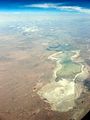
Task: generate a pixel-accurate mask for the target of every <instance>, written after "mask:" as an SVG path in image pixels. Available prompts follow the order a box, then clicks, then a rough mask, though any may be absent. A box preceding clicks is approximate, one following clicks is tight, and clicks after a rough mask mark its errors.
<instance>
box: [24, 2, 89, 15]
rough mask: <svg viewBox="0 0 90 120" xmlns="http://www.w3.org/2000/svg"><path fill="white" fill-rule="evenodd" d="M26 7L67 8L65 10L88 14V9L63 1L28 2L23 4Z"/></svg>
mask: <svg viewBox="0 0 90 120" xmlns="http://www.w3.org/2000/svg"><path fill="white" fill-rule="evenodd" d="M24 7H26V8H43V9H49V8H53V9H58V10H67V11H76V12H81V13H88V14H90V9H88V8H84V7H79V6H65V5H64V3H55V4H53V3H43V4H30V5H25V6H24Z"/></svg>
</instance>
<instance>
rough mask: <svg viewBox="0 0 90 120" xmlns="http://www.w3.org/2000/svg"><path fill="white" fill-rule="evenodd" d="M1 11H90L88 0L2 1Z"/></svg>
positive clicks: (89, 1)
mask: <svg viewBox="0 0 90 120" xmlns="http://www.w3.org/2000/svg"><path fill="white" fill-rule="evenodd" d="M0 10H1V11H24V10H26V11H30V10H43V11H45V10H59V11H60V10H61V11H77V12H88V13H89V11H90V0H2V1H0Z"/></svg>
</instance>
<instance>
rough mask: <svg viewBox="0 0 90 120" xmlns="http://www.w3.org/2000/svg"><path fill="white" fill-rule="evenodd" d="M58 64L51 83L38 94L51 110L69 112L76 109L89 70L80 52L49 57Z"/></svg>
mask: <svg viewBox="0 0 90 120" xmlns="http://www.w3.org/2000/svg"><path fill="white" fill-rule="evenodd" d="M48 59H50V60H54V61H55V62H56V68H55V69H54V72H53V75H52V79H51V82H50V83H48V84H46V85H44V86H43V87H42V88H41V89H40V90H39V91H38V92H37V93H38V95H39V96H40V97H41V99H43V100H44V101H45V102H47V103H49V104H50V106H51V110H53V111H59V112H67V111H69V110H71V109H73V107H75V100H76V99H77V98H79V97H80V95H81V93H82V92H83V89H84V87H83V80H84V79H86V78H87V77H88V70H87V67H86V66H85V64H84V60H83V59H82V58H81V57H80V51H70V52H68V51H65V52H62V51H60V52H58V53H55V54H53V55H51V56H49V57H48Z"/></svg>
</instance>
